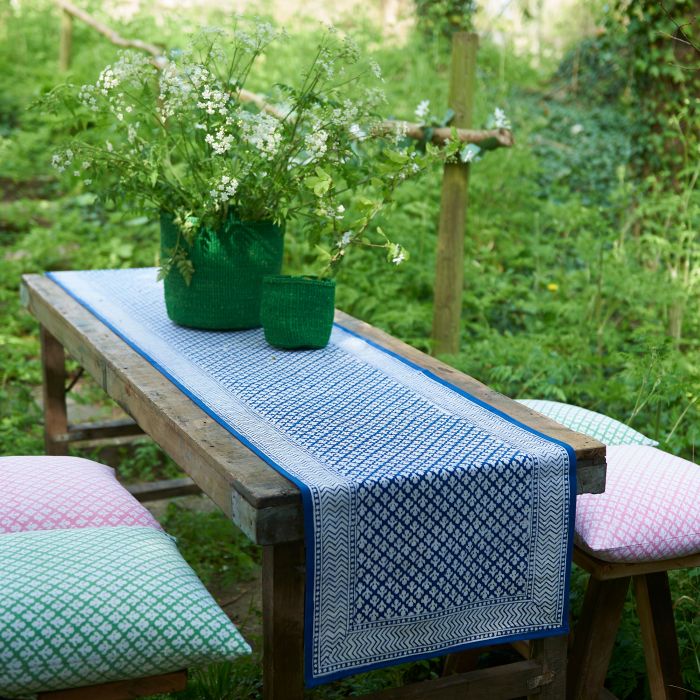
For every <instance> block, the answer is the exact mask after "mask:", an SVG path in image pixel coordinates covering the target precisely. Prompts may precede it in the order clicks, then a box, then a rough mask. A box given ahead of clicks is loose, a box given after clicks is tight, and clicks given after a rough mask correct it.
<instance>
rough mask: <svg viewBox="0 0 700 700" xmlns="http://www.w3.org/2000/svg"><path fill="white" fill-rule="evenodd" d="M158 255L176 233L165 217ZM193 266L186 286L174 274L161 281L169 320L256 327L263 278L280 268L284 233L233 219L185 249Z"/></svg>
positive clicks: (165, 252) (204, 233) (220, 327)
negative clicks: (190, 277) (192, 272)
mask: <svg viewBox="0 0 700 700" xmlns="http://www.w3.org/2000/svg"><path fill="white" fill-rule="evenodd" d="M160 234H161V235H160V240H161V255H162V256H163V257H166V256H167V255H168V254H169V253H168V251H172V249H173V248H175V246H176V244H177V240H178V229H177V226H176V225H175V223H174V222H173V219H172V217H171V216H170V215H168V214H165V213H164V214H161V217H160ZM183 243H184V246H185V249H186V250H187V254H188V256H189V259H190V260H191V261H192V265H193V266H194V274H193V275H192V281H191V282H190V284H189V285H188V284H187V283H186V282H185V280H184V278H183V277H182V275H181V274H180V273H179V272H177V270H173V271H171V272H170V274H168V276H167V277H166V278H165V280H164V287H165V307H166V309H167V312H168V317H169V318H170V319H171V320H172V321H174V322H175V323H177V324H179V325H181V326H189V327H190V328H206V329H212V330H214V329H215V330H242V329H244V328H257V327H259V326H260V301H261V298H262V281H263V277H265V275H275V274H278V273H279V271H280V270H281V269H282V254H283V250H284V230H283V229H282V228H280V227H279V226H276V225H275V224H273V223H272V222H269V221H260V222H258V221H239V220H237V219H235V218H233V217H231V218H230V219H229V220H228V221H226V223H225V224H224V225H223V226H222V227H221V229H220V230H217V231H213V230H212V229H210V228H202V229H201V230H200V231H199V232H198V233H197V236H196V237H195V240H194V243H193V244H192V246H190V247H188V246H187V243H186V242H184V241H183V240H182V239H181V240H180V244H181V245H183Z"/></svg>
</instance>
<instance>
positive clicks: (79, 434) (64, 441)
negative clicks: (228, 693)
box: [21, 275, 605, 700]
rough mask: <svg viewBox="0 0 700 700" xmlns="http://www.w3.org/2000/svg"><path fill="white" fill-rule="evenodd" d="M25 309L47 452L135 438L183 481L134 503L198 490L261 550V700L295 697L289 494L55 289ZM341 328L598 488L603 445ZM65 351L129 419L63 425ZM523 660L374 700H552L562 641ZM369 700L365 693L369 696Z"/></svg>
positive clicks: (298, 579) (292, 506)
mask: <svg viewBox="0 0 700 700" xmlns="http://www.w3.org/2000/svg"><path fill="white" fill-rule="evenodd" d="M21 294H22V299H23V302H24V305H25V306H26V308H27V309H28V310H29V311H30V312H31V313H32V314H33V315H34V316H35V317H36V318H37V320H38V321H39V323H40V324H41V331H40V332H41V360H42V371H43V380H44V388H43V397H44V417H45V440H46V451H47V453H48V454H66V453H67V451H68V446H69V444H71V443H74V442H80V441H84V440H86V439H98V438H102V437H123V436H128V435H137V434H141V433H146V434H147V435H149V436H150V437H151V438H153V439H154V440H155V441H156V442H157V443H158V444H159V445H160V446H161V447H162V448H163V449H164V450H165V452H166V453H167V454H168V455H170V457H172V458H173V459H174V460H175V461H176V462H177V463H178V464H179V465H180V466H181V467H182V469H183V470H184V471H185V472H186V473H187V474H188V475H189V477H190V478H189V479H186V480H179V481H177V482H175V483H172V482H160V483H156V484H150V485H145V486H142V487H138V488H135V489H133V490H132V492H133V493H134V494H135V495H136V496H137V497H138V498H139V499H141V500H144V501H145V500H149V499H155V498H163V497H172V496H176V495H179V494H183V493H192V492H193V491H194V490H199V489H201V490H202V491H203V492H204V493H206V494H207V495H208V496H209V497H210V498H211V499H212V500H213V501H214V502H215V503H216V504H217V505H218V506H219V507H220V508H221V510H222V511H223V512H224V513H225V514H226V515H227V516H229V517H230V518H231V519H232V520H233V522H234V523H235V524H236V525H237V526H238V527H239V528H240V529H241V530H242V531H243V532H244V533H245V534H246V535H247V536H248V537H250V538H251V540H253V541H254V542H256V543H258V544H260V545H262V546H263V637H264V640H263V647H264V648H263V676H264V697H265V698H266V699H267V700H273V699H274V700H278V699H279V700H281V699H284V700H297V699H300V698H302V697H303V694H304V689H303V612H304V582H305V575H304V544H303V539H302V538H303V526H302V523H303V519H302V507H301V506H302V504H301V495H300V493H299V491H298V489H297V488H296V487H295V486H294V485H293V484H292V483H291V482H289V481H288V480H287V479H285V478H284V477H283V476H281V475H280V474H279V473H278V472H276V471H275V470H274V469H272V468H271V467H270V466H269V465H267V464H266V463H265V462H263V461H262V460H261V459H260V458H259V457H257V456H256V455H255V454H253V453H252V452H251V451H250V450H249V449H248V448H246V447H245V446H244V445H243V444H241V443H240V442H239V441H238V440H236V439H235V437H233V436H232V435H231V434H230V433H229V432H228V431H226V430H225V429H224V428H222V427H221V426H220V425H219V424H218V423H216V422H215V421H214V420H212V419H211V418H209V416H207V415H206V414H205V413H204V412H203V411H202V410H201V409H200V408H199V407H197V406H196V405H195V404H194V403H193V402H192V401H190V400H189V399H188V398H187V397H186V396H184V395H183V394H182V392H181V391H180V390H179V389H178V388H177V387H175V386H174V385H173V384H172V383H171V382H170V381H169V380H168V379H166V378H165V377H164V376H163V375H162V374H160V373H159V372H158V371H157V370H156V369H154V368H153V367H152V366H151V365H150V364H149V363H148V362H147V361H146V360H144V359H143V358H142V357H141V356H140V355H138V354H137V353H136V352H135V351H134V350H132V349H131V348H130V347H129V346H128V345H127V344H126V343H124V342H123V341H122V340H121V339H120V338H119V337H117V336H116V335H115V334H114V333H112V332H111V331H110V330H109V329H108V328H107V327H106V326H105V325H104V324H102V323H101V322H100V321H99V320H98V319H97V318H96V317H95V316H93V315H92V314H91V313H90V312H89V311H87V310H86V309H85V308H84V307H82V306H81V305H80V304H79V303H77V302H76V301H75V300H74V299H72V298H71V297H70V296H69V295H68V294H67V293H66V292H64V291H63V290H62V289H61V288H60V287H59V286H58V285H56V284H55V283H54V282H52V281H51V280H49V279H47V278H45V277H44V276H41V275H26V276H25V277H24V278H23V282H22V288H21ZM336 314H337V315H336V318H337V320H338V321H339V322H341V323H342V324H343V325H344V326H345V327H347V328H349V329H351V330H353V331H356V332H358V333H360V334H362V335H364V336H365V337H367V338H369V339H371V340H372V341H374V342H375V343H377V344H379V345H382V346H384V347H387V348H389V349H391V350H392V351H393V352H395V353H397V354H399V355H401V356H403V357H405V358H407V359H409V360H410V361H412V362H413V363H415V364H417V365H420V366H422V367H424V368H426V369H428V370H430V371H431V372H433V373H434V374H436V375H437V376H439V377H441V378H443V379H445V380H447V381H449V382H450V383H452V384H454V385H456V386H458V387H460V388H462V389H463V390H465V391H467V392H469V393H470V394H472V395H474V396H476V397H478V398H479V399H481V400H483V401H485V402H486V403H488V404H490V405H491V406H493V407H495V408H497V409H499V410H501V411H503V412H504V413H506V414H508V415H510V416H512V417H513V418H516V419H517V420H519V421H521V422H523V423H526V424H528V425H530V426H531V427H533V428H535V429H537V430H539V431H541V432H542V433H545V434H547V435H550V436H552V437H554V438H557V439H558V440H562V441H564V442H567V443H568V444H569V445H571V446H572V447H573V449H574V451H575V452H576V456H577V465H578V467H577V469H578V471H577V480H578V491H579V493H598V492H601V491H602V490H603V489H604V484H605V446H604V445H602V444H601V443H599V442H597V441H596V440H593V439H592V438H589V437H587V436H584V435H581V434H579V433H575V432H573V431H570V430H568V429H566V428H564V427H563V426H561V425H559V424H557V423H555V422H553V421H551V420H549V419H547V418H545V417H544V416H542V415H540V414H538V413H536V412H534V411H532V410H530V409H528V408H526V407H525V406H522V405H520V404H518V403H516V402H514V401H512V400H510V399H508V398H506V397H505V396H503V395H501V394H499V393H498V392H496V391H493V390H492V389H490V388H488V387H487V386H485V385H484V384H482V383H480V382H478V381H477V380H475V379H472V378H471V377H469V376H467V375H465V374H463V373H461V372H458V371H457V370H455V369H454V368H452V367H449V366H448V365H446V364H444V363H442V362H440V361H439V360H436V359H434V358H432V357H430V356H428V355H425V354H424V353H422V352H420V351H418V350H416V349H415V348H412V347H410V346H408V345H406V344H405V343H403V342H401V341H399V340H397V339H395V338H393V337H391V336H390V335H388V334H387V333H384V332H383V331H381V330H378V329H376V328H374V327H372V326H370V325H369V324H366V323H363V322H362V321H358V320H356V319H354V318H352V317H350V316H348V315H347V314H344V313H342V312H340V311H338V312H336ZM66 352H67V353H69V354H70V355H71V356H72V357H73V358H74V359H75V360H76V361H77V362H78V363H79V364H80V365H81V367H83V368H84V369H85V371H87V372H88V373H89V374H90V375H91V376H92V377H93V378H94V379H95V380H96V381H97V382H98V384H99V385H100V386H101V387H102V388H103V389H104V390H105V392H106V393H107V394H108V395H109V396H110V397H111V398H112V399H114V400H115V401H116V402H117V403H118V404H119V405H120V406H121V407H122V408H123V409H124V410H125V411H126V412H127V413H128V414H129V415H130V416H131V417H132V419H133V422H132V421H120V422H116V423H115V422H111V423H108V424H103V425H99V424H97V425H95V424H93V425H89V426H85V425H82V426H71V425H69V423H68V416H67V410H66V380H67V377H66V368H65V357H66ZM530 647H531V657H532V658H531V659H530V660H524V661H520V662H517V663H513V664H507V665H504V666H501V667H497V668H494V669H487V670H479V671H473V672H470V673H457V674H453V675H451V676H446V677H444V678H440V679H437V680H434V681H426V682H425V683H421V684H415V685H413V686H406V687H405V688H400V689H397V690H392V691H386V692H384V693H378V694H374V695H373V696H371V697H374V698H377V700H379V699H380V698H385V699H386V700H389V699H391V698H397V699H398V698H418V697H420V698H428V697H430V698H445V699H446V698H453V697H457V696H458V695H459V697H461V696H462V695H463V694H464V693H465V692H467V691H468V692H469V693H470V695H469V697H474V698H481V697H483V698H488V699H489V700H496V699H497V698H513V697H520V696H525V695H538V696H540V697H551V698H562V697H564V692H565V691H564V688H565V684H566V675H565V667H566V658H565V657H566V639H565V638H563V637H554V638H548V639H544V640H537V641H535V642H533V643H532V644H531V645H530ZM368 697H370V696H368Z"/></svg>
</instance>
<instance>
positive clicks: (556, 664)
mask: <svg viewBox="0 0 700 700" xmlns="http://www.w3.org/2000/svg"><path fill="white" fill-rule="evenodd" d="M567 645H568V638H567V637H566V635H564V636H559V637H546V638H545V639H533V640H532V641H531V642H530V658H531V659H533V660H534V661H537V662H538V663H540V664H541V665H542V677H540V678H539V679H537V680H538V681H540V683H541V684H540V685H539V687H538V692H537V695H531V696H529V697H531V698H533V699H534V698H540V699H542V698H550V699H551V700H564V698H565V697H566V649H567Z"/></svg>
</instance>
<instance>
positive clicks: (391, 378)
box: [49, 268, 576, 686]
mask: <svg viewBox="0 0 700 700" xmlns="http://www.w3.org/2000/svg"><path fill="white" fill-rule="evenodd" d="M49 276H50V277H51V279H53V280H54V281H55V282H57V283H58V284H59V285H61V286H62V287H63V288H64V289H65V290H66V291H68V292H69V293H70V294H71V295H72V296H73V297H74V298H75V299H77V300H78V301H79V302H80V303H81V304H83V305H84V306H85V307H87V308H88V309H89V310H90V311H92V312H93V313H94V314H95V315H96V316H97V317H98V318H99V319H100V320H102V321H103V322H104V323H105V324H106V325H108V326H109V327H110V328H111V329H112V330H114V331H115V332H116V333H117V334H118V335H119V336H120V337H121V338H123V339H124V340H125V341H126V342H127V343H128V344H129V345H130V346H131V347H133V348H134V349H135V350H137V351H138V352H139V353H140V354H141V355H142V356H143V357H145V358H146V359H147V360H149V361H150V362H151V363H152V364H153V365H154V366H155V367H157V368H158V369H159V370H160V371H161V372H162V373H163V374H164V375H166V376H167V377H168V378H169V379H170V380H171V381H173V382H174V383H175V384H176V385H177V386H178V387H179V388H180V389H181V390H182V391H184V392H185V393H186V394H187V395H188V396H190V397H191V398H192V399H193V400H195V401H196V402H197V403H198V404H199V405H200V406H201V407H202V408H203V409H204V410H205V411H206V412H207V413H208V414H209V415H210V416H212V418H214V419H215V420H217V421H218V422H219V423H220V424H221V425H222V426H224V427H225V428H227V429H228V430H229V431H230V432H231V433H233V434H234V435H235V436H236V437H237V438H238V439H240V440H242V441H243V442H244V443H245V444H246V445H248V446H249V447H250V448H251V449H253V450H254V451H255V452H256V453H257V454H259V455H260V456H261V457H262V458H263V459H264V460H265V461H266V462H268V463H269V464H271V465H272V466H273V467H274V468H276V469H278V470H279V471H280V472H282V473H283V474H285V475H286V476H287V477H289V478H290V479H291V480H292V481H293V482H294V483H295V484H297V486H298V487H299V488H300V490H301V493H302V496H303V504H304V518H305V538H306V558H307V585H306V605H305V608H306V611H305V617H306V619H305V640H304V644H305V649H304V651H305V677H306V682H307V685H310V686H311V685H318V684H320V683H324V682H327V681H329V680H332V679H335V678H339V677H342V676H346V675H349V674H352V673H357V672H360V671H366V670H369V669H371V668H377V667H381V666H385V665H389V664H392V663H400V662H403V661H407V660H411V659H419V658H425V657H430V656H436V655H438V654H441V653H444V652H446V651H455V650H459V649H461V648H464V647H468V646H478V645H483V644H488V643H493V642H497V641H503V642H505V641H513V640H517V639H532V638H535V637H543V636H549V635H555V634H564V633H566V632H567V599H568V582H569V581H568V579H569V569H570V559H571V543H572V532H573V527H572V525H573V518H574V505H575V492H576V489H575V455H574V452H573V450H572V449H571V448H570V447H569V446H567V445H564V444H563V443H560V442H557V441H555V440H552V439H551V438H547V437H545V436H543V435H541V434H539V433H537V432H535V431H533V430H531V429H529V428H526V427H525V426H523V425H521V424H519V423H517V422H516V421H514V420H513V419H511V418H509V417H507V416H505V415H504V414H502V413H500V412H498V411H496V410H495V409H492V408H490V407H488V406H486V405H485V404H483V403H481V402H480V401H479V400H478V399H475V398H474V397H471V396H470V395H468V394H466V393H465V392H463V391H462V390H461V389H459V388H457V387H454V386H452V385H450V384H448V383H446V382H445V381H443V380H441V379H439V378H438V377H436V376H434V375H432V374H431V373H430V372H427V371H426V370H423V369H422V368H419V367H417V366H415V365H413V364H411V363H410V362H408V361H406V360H404V359H403V358H401V357H399V356H397V355H395V354H393V353H391V352H390V351H388V350H385V349H383V348H381V347H379V346H377V345H375V344H373V343H372V342H370V341H368V340H365V339H363V338H361V337H359V336H358V335H356V334H354V333H352V332H350V331H349V330H347V329H344V328H342V327H341V326H339V325H336V326H335V328H334V330H333V334H332V338H331V343H330V344H329V346H328V347H327V348H326V349H325V350H314V351H304V352H285V351H280V350H276V349H274V348H271V347H269V346H268V345H267V344H266V343H265V340H264V337H263V333H262V331H261V330H251V331H238V332H221V331H201V330H192V329H187V328H182V327H179V326H176V325H175V324H173V323H172V322H171V321H170V320H169V319H168V318H167V316H166V313H165V305H164V302H163V290H162V284H161V283H158V282H156V270H155V269H154V268H145V269H133V270H94V271H84V272H59V273H50V275H49Z"/></svg>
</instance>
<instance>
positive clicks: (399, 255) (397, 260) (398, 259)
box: [391, 245, 406, 265]
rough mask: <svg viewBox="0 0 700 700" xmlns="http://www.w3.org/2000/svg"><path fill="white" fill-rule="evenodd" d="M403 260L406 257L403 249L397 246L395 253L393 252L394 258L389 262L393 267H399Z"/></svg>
mask: <svg viewBox="0 0 700 700" xmlns="http://www.w3.org/2000/svg"><path fill="white" fill-rule="evenodd" d="M405 259H406V255H405V254H404V252H403V248H402V247H401V246H400V245H397V246H396V251H395V252H394V257H393V258H392V259H391V262H393V263H394V265H400V264H401V263H402V262H403V261H404V260H405Z"/></svg>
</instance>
